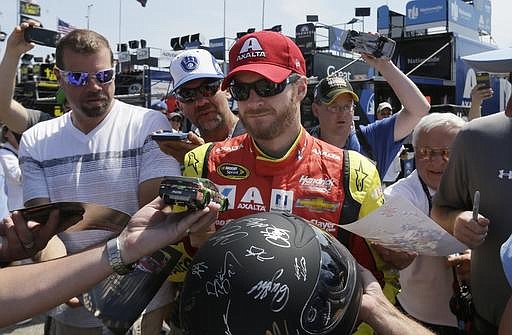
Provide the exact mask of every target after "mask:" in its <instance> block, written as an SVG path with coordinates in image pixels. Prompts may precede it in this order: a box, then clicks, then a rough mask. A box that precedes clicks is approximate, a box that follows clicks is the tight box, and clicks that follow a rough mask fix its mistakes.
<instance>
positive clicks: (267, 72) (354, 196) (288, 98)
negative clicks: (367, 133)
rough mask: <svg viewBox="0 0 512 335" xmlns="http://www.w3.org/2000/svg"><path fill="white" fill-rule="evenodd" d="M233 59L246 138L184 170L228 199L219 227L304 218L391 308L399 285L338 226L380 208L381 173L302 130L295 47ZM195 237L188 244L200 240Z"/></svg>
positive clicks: (193, 160) (257, 41) (243, 41)
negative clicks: (253, 219) (274, 217)
mask: <svg viewBox="0 0 512 335" xmlns="http://www.w3.org/2000/svg"><path fill="white" fill-rule="evenodd" d="M229 59H230V63H229V64H230V71H229V73H228V75H227V77H226V78H225V79H224V81H223V83H222V88H224V89H225V88H227V89H228V90H229V92H230V93H231V95H232V97H233V98H234V99H236V100H237V102H238V107H239V117H240V119H241V120H242V122H243V123H244V126H245V128H246V130H247V134H244V135H241V136H238V137H235V138H232V139H230V140H227V141H224V142H220V143H215V144H206V145H204V146H201V147H198V148H196V149H194V150H192V151H191V152H189V153H188V154H187V155H186V156H185V164H184V167H185V170H184V174H185V175H189V176H206V177H208V178H210V179H211V180H212V181H213V182H214V183H215V184H216V185H218V187H219V189H220V191H221V192H222V194H224V195H225V196H226V197H227V198H228V199H229V209H228V210H227V211H225V212H223V213H222V214H220V215H219V219H218V221H217V225H218V226H222V225H229V224H230V223H229V222H230V221H231V220H233V219H236V218H239V217H242V216H245V215H248V214H253V213H257V212H263V211H280V212H286V213H291V214H295V215H299V216H301V217H303V218H305V219H307V220H310V221H311V223H313V224H315V225H317V226H320V227H321V228H322V229H324V230H326V231H327V232H329V233H330V234H332V235H333V236H335V237H336V238H338V239H339V240H340V241H343V242H344V243H346V245H347V246H349V248H350V250H351V252H352V253H353V254H354V256H355V257H356V259H357V260H358V261H359V262H360V263H361V264H363V265H364V266H365V267H367V268H369V269H371V270H373V273H374V274H375V275H376V276H377V278H378V279H379V281H380V283H381V285H382V286H383V287H384V292H385V293H386V295H387V297H388V298H389V299H390V300H392V301H393V299H394V295H395V294H396V292H397V288H396V287H395V286H394V285H393V284H395V283H396V281H397V278H396V277H394V276H393V274H392V273H387V267H386V266H387V265H386V264H384V263H383V262H382V260H380V258H379V257H378V256H375V257H374V254H373V253H372V251H371V249H370V247H369V246H368V244H367V243H366V241H365V240H364V239H362V238H360V237H358V236H355V235H350V234H348V233H347V232H346V231H343V230H342V229H341V228H339V226H338V224H345V223H349V222H353V221H355V220H357V218H358V217H362V216H365V215H366V214H367V213H369V212H370V211H372V210H374V209H375V208H377V207H379V206H380V205H381V204H382V202H383V198H382V192H381V188H380V179H379V176H378V172H377V170H376V168H375V166H374V165H373V164H372V163H371V162H370V161H369V160H367V159H366V158H365V157H363V156H361V155H360V154H358V153H357V152H353V151H344V150H341V149H339V148H337V147H335V146H332V145H330V144H328V143H325V142H323V141H320V140H318V139H315V138H314V137H312V136H311V135H309V134H308V133H307V132H306V130H305V129H304V128H303V127H302V125H301V122H300V102H301V101H302V99H303V98H304V97H305V95H306V91H307V80H306V70H305V69H306V66H305V62H304V58H303V56H302V53H301V52H300V50H299V48H298V47H297V45H296V44H295V43H294V42H293V41H292V40H290V39H289V38H288V37H286V36H285V35H282V34H280V33H276V32H271V31H261V32H256V33H252V34H247V35H245V36H244V37H242V38H240V39H239V40H238V41H237V42H236V43H235V44H234V45H233V47H232V48H231V50H230V52H229ZM233 229H236V227H233ZM268 229H269V234H272V232H271V227H269V228H268ZM276 233H277V234H278V232H276ZM234 234H236V232H234ZM194 235H195V234H191V236H190V238H191V239H198V237H197V236H194ZM271 238H272V237H269V239H271ZM276 238H279V237H278V236H277V235H276ZM268 304H269V305H270V304H271V302H270V300H269V301H268ZM219 308H225V306H224V307H220V306H219ZM365 327H366V328H365ZM362 328H365V331H368V328H367V326H366V325H365V326H362Z"/></svg>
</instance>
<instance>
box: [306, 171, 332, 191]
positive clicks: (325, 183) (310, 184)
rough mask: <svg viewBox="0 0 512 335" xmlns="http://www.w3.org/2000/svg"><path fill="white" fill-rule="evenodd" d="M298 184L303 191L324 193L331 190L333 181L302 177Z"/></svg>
mask: <svg viewBox="0 0 512 335" xmlns="http://www.w3.org/2000/svg"><path fill="white" fill-rule="evenodd" d="M299 184H300V186H301V187H302V188H303V189H307V190H314V191H318V192H323V193H326V192H329V191H330V190H331V189H332V187H333V186H334V181H333V180H332V179H331V178H313V177H310V176H305V175H302V176H300V179H299Z"/></svg>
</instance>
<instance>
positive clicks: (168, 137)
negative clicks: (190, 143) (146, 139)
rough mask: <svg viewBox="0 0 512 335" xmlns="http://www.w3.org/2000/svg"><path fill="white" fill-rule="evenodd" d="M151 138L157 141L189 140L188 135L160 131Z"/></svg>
mask: <svg viewBox="0 0 512 335" xmlns="http://www.w3.org/2000/svg"><path fill="white" fill-rule="evenodd" d="M151 138H152V139H153V140H155V141H183V140H186V139H187V138H188V133H182V132H181V131H180V132H177V133H176V132H173V131H171V130H158V131H155V132H154V133H152V134H151Z"/></svg>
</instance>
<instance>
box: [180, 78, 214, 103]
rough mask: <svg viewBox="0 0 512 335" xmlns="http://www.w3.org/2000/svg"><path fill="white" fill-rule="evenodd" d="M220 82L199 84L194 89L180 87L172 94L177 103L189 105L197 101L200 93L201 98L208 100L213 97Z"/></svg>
mask: <svg viewBox="0 0 512 335" xmlns="http://www.w3.org/2000/svg"><path fill="white" fill-rule="evenodd" d="M221 82H222V81H221V80H215V81H210V82H205V83H203V84H201V85H200V86H199V87H195V88H186V87H181V88H179V89H177V90H176V92H174V95H175V96H176V99H177V100H178V101H179V102H184V103H190V102H194V101H196V99H197V94H198V93H200V94H201V96H202V97H204V98H209V97H213V96H214V95H215V94H216V93H217V91H218V90H219V87H220V84H221Z"/></svg>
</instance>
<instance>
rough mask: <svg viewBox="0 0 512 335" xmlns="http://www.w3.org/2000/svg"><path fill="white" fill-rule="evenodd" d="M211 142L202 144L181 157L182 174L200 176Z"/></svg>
mask: <svg viewBox="0 0 512 335" xmlns="http://www.w3.org/2000/svg"><path fill="white" fill-rule="evenodd" d="M212 145H213V144H212V143H206V144H203V145H201V146H199V147H197V148H195V149H192V150H190V151H189V152H187V154H186V155H185V158H184V159H183V175H184V176H187V177H202V175H203V169H205V168H207V167H204V164H205V159H206V156H207V154H208V151H209V149H210V147H211V146H212Z"/></svg>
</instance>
